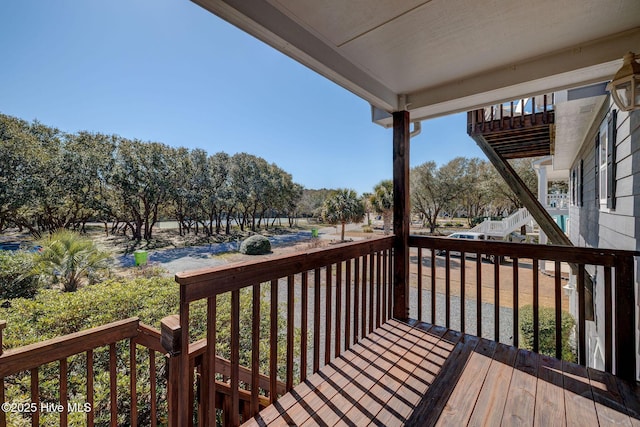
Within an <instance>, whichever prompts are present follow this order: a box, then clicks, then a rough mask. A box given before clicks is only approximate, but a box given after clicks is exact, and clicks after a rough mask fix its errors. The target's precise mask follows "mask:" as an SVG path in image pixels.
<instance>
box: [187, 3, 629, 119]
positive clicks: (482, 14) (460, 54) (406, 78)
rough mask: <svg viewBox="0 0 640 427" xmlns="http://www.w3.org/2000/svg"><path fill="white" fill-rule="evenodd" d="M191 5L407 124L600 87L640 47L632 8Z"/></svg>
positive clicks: (614, 5)
mask: <svg viewBox="0 0 640 427" xmlns="http://www.w3.org/2000/svg"><path fill="white" fill-rule="evenodd" d="M193 1H194V2H195V3H198V4H200V5H202V6H203V7H204V8H206V9H208V10H210V11H211V12H213V13H215V14H216V15H219V16H220V17H222V18H223V19H225V20H227V21H229V22H231V23H232V24H234V25H236V26H238V27H239V28H241V29H242V30H244V31H246V32H248V33H250V34H253V35H254V36H256V37H258V38H259V39H261V40H263V41H265V42H266V43H268V44H270V45H272V46H273V47H275V48H276V49H278V50H280V51H282V52H284V53H285V54H287V55H289V56H291V57H292V58H294V59H296V60H297V61H299V62H301V63H303V64H305V65H307V66H308V67H310V68H312V69H314V70H316V71H317V72H319V73H320V74H322V75H324V76H326V77H328V78H329V79H331V80H334V81H335V82H337V83H338V84H340V85H342V86H343V87H345V88H347V89H348V90H350V91H352V92H353V93H355V94H357V95H358V96H360V97H362V98H363V99H365V100H367V101H368V102H369V103H371V104H372V105H373V106H375V107H377V108H379V109H381V110H384V111H386V112H392V111H397V110H401V109H405V108H406V109H408V110H409V111H410V112H411V118H412V120H422V119H426V118H430V117H436V116H440V115H444V114H449V113H453V112H460V111H468V110H471V109H475V108H478V107H482V106H485V105H488V104H491V103H495V102H500V101H507V100H511V99H516V98H518V97H521V96H526V95H530V94H539V93H546V92H550V91H553V90H558V89H563V88H569V87H576V86H580V85H585V84H588V83H593V82H598V81H605V80H608V79H610V78H611V76H612V75H613V74H614V73H615V71H616V70H617V68H618V67H619V66H620V64H621V58H622V55H623V54H624V53H626V52H627V51H629V50H635V51H640V2H639V1H637V0H564V1H562V2H558V1H555V0H537V1H535V2H529V3H526V5H524V4H521V3H519V2H513V1H510V0H483V1H477V0H395V1H388V0H351V1H344V0H322V1H315V0H314V1H311V0H309V1H300V0H193ZM378 122H379V123H381V124H383V125H389V124H390V123H391V122H390V119H388V118H382V119H380V120H378Z"/></svg>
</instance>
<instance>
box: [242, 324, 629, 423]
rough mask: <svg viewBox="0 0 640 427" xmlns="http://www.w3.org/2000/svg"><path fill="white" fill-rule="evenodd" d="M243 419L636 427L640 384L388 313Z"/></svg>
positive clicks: (271, 421) (311, 421)
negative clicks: (373, 327) (346, 348)
mask: <svg viewBox="0 0 640 427" xmlns="http://www.w3.org/2000/svg"><path fill="white" fill-rule="evenodd" d="M410 325H413V326H410ZM244 425H245V426H256V425H258V426H264V425H269V426H285V425H296V426H312V425H320V426H342V425H344V426H367V425H376V426H402V425H409V426H429V425H447V426H462V425H472V426H485V425H487V426H497V425H506V426H515V425H536V426H554V425H557V426H573V425H580V426H582V427H586V426H598V425H600V426H609V425H611V426H613V425H615V426H640V388H639V387H638V385H637V384H635V383H634V384H630V383H626V382H623V381H621V380H619V379H617V378H615V377H613V376H611V375H608V374H604V373H602V372H599V371H595V370H592V369H585V368H584V367H581V366H579V365H575V364H572V363H567V362H561V361H558V360H556V359H553V358H550V357H546V356H540V355H538V354H535V353H532V352H529V351H526V350H519V349H516V348H514V347H510V346H506V345H503V344H497V343H495V342H493V341H488V340H485V339H480V338H477V337H473V336H469V335H462V334H460V333H458V332H454V331H450V330H447V329H444V328H441V327H436V326H431V325H428V324H425V323H419V322H411V323H410V324H405V323H401V322H398V321H396V320H391V321H389V322H387V323H386V324H384V325H383V326H381V327H380V328H379V329H378V330H376V331H375V332H374V333H373V334H371V335H370V336H369V337H368V338H366V339H364V340H362V341H361V342H360V343H359V344H358V345H356V346H354V347H352V348H351V350H350V351H348V352H346V353H343V354H342V355H341V356H340V357H339V358H337V359H336V360H334V361H333V362H332V363H331V364H330V365H327V366H325V367H324V368H322V369H321V370H320V371H319V372H317V373H316V374H314V375H313V376H311V377H309V378H308V379H307V381H305V382H303V383H301V384H299V385H298V386H297V387H295V388H294V389H293V390H292V391H291V392H290V393H288V394H286V395H285V396H282V397H281V398H280V399H279V400H278V401H277V402H276V403H275V404H273V405H271V406H269V407H267V408H265V409H264V410H263V411H262V412H260V414H259V415H257V416H256V417H255V418H253V419H251V420H249V421H248V422H247V423H245V424H244Z"/></svg>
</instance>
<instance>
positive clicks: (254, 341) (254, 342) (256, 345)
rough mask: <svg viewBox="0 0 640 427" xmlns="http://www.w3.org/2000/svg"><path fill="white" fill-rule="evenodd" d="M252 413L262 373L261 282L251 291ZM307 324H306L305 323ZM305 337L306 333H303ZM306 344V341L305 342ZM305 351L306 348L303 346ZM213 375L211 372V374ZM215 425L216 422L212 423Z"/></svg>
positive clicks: (256, 407)
mask: <svg viewBox="0 0 640 427" xmlns="http://www.w3.org/2000/svg"><path fill="white" fill-rule="evenodd" d="M251 293H252V295H251V405H250V406H251V415H256V414H257V413H258V412H259V411H260V408H259V406H258V393H259V391H260V390H259V375H260V284H259V283H256V284H255V285H253V286H252V291H251ZM305 326H306V325H305ZM303 337H304V335H303ZM305 344H306V343H305ZM302 348H303V349H304V351H306V348H305V347H304V345H303V347H302ZM210 375H211V374H210ZM211 425H212V426H214V425H215V424H211Z"/></svg>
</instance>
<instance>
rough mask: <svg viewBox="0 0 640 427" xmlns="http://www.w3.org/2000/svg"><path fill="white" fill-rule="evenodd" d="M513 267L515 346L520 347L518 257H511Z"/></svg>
mask: <svg viewBox="0 0 640 427" xmlns="http://www.w3.org/2000/svg"><path fill="white" fill-rule="evenodd" d="M511 263H512V269H513V346H514V347H518V335H519V334H520V330H519V328H518V325H519V322H520V319H519V317H518V316H519V311H520V306H519V304H520V301H519V293H520V292H519V290H518V286H519V283H518V282H519V278H518V274H519V273H518V267H519V265H518V258H511Z"/></svg>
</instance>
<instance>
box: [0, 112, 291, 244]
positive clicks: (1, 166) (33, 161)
mask: <svg viewBox="0 0 640 427" xmlns="http://www.w3.org/2000/svg"><path fill="white" fill-rule="evenodd" d="M301 196H302V186H301V185H299V184H296V183H294V182H293V179H292V177H291V175H290V174H288V173H287V172H285V171H284V170H282V169H281V168H280V167H278V166H277V165H275V164H273V163H268V162H267V161H266V160H264V159H262V158H260V157H257V156H254V155H251V154H247V153H238V154H235V155H233V156H230V155H229V154H226V153H224V152H219V153H216V154H213V155H208V154H207V153H206V152H205V151H204V150H201V149H193V150H189V149H187V148H182V147H181V148H174V147H169V146H168V145H165V144H162V143H157V142H142V141H140V140H131V139H127V138H123V137H120V136H117V135H105V134H100V133H91V132H84V131H83V132H77V133H65V132H62V131H60V130H58V129H56V128H53V127H50V126H46V125H44V124H41V123H39V122H38V121H34V122H31V123H29V122H27V121H25V120H22V119H18V118H15V117H11V116H7V115H2V114H0V231H3V230H5V229H7V228H9V227H17V228H19V229H21V230H24V229H26V230H28V231H29V232H31V233H32V234H34V235H40V234H41V233H43V232H47V231H53V230H57V229H60V228H68V229H76V230H81V231H83V230H84V228H85V226H86V224H87V223H88V222H102V223H104V224H105V228H106V229H107V230H108V231H111V232H115V231H121V232H124V233H125V234H127V235H130V236H131V237H132V238H133V239H147V240H148V239H151V238H152V236H153V228H154V226H155V225H156V224H157V223H158V221H160V220H167V219H173V220H175V221H177V222H178V224H179V229H180V233H181V234H184V233H190V232H194V233H199V232H202V233H205V234H207V235H212V234H214V233H222V232H223V230H224V232H225V233H227V234H228V233H230V229H231V226H232V223H236V224H238V225H239V226H240V228H241V229H242V230H243V231H244V230H245V229H247V228H249V229H251V230H254V231H255V230H256V229H257V228H260V227H263V226H264V227H268V226H270V225H273V223H271V224H269V222H268V221H269V218H276V217H282V216H284V217H289V218H294V217H295V216H296V215H297V212H296V208H297V204H298V201H299V200H300V198H301ZM272 221H273V220H272Z"/></svg>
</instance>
